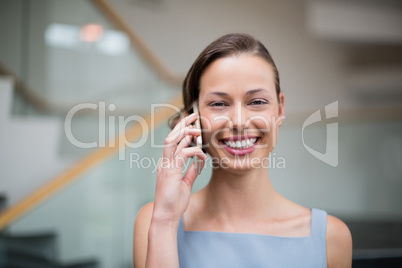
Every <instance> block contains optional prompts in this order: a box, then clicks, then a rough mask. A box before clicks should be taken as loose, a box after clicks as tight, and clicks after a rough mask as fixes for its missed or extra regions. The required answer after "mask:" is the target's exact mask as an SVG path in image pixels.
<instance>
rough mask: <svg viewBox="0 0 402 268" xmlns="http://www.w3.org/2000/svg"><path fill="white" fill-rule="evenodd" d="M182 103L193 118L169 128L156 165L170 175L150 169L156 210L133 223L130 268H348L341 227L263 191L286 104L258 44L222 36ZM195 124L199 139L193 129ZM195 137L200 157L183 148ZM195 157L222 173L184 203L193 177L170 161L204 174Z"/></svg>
mask: <svg viewBox="0 0 402 268" xmlns="http://www.w3.org/2000/svg"><path fill="white" fill-rule="evenodd" d="M183 100H184V106H185V107H184V109H183V111H190V112H191V111H192V105H193V104H194V103H196V104H197V105H198V109H199V114H194V113H192V114H190V115H186V116H185V117H184V118H181V120H180V121H179V120H173V122H175V123H176V124H173V125H175V126H174V128H173V130H172V132H171V133H170V134H169V135H168V137H167V138H166V140H165V147H164V150H163V156H162V157H163V158H164V159H165V160H167V161H168V162H169V163H171V165H164V166H159V167H158V175H157V182H156V183H157V185H156V192H155V201H154V202H152V203H149V204H147V205H146V206H144V207H143V208H142V209H141V211H140V212H139V214H138V216H137V219H136V223H135V230H134V263H135V267H136V268H140V267H182V268H183V267H350V266H351V260H352V241H351V236H350V232H349V230H348V228H347V226H346V225H345V224H344V223H343V222H342V221H340V220H339V219H337V218H335V217H332V216H328V215H327V214H326V212H325V211H322V210H319V209H314V208H313V209H310V208H306V207H302V206H300V205H298V204H295V203H293V202H291V201H290V200H287V199H286V198H284V197H283V196H281V195H280V194H279V193H277V192H276V191H275V189H274V188H273V186H272V184H271V181H270V178H269V174H268V168H267V165H264V164H263V163H264V162H266V161H267V159H270V158H269V157H270V154H271V153H272V150H273V149H274V148H275V145H276V142H277V138H278V127H279V126H280V125H281V124H282V120H283V117H284V101H285V97H284V95H283V93H282V92H281V89H280V83H279V74H278V71H277V68H276V66H275V63H274V61H273V59H272V57H271V55H270V54H269V52H268V51H267V49H266V48H265V47H264V46H263V45H262V44H261V43H260V42H259V41H257V40H256V39H254V38H253V37H251V36H249V35H247V34H229V35H225V36H223V37H221V38H219V39H217V40H216V41H214V42H213V43H211V44H210V45H209V46H208V47H207V48H206V49H205V50H204V51H203V52H202V53H201V54H200V56H199V57H198V58H197V59H196V61H195V62H194V64H193V66H192V67H191V69H190V71H189V73H188V74H187V77H186V79H185V81H184V84H183ZM183 114H185V112H184V113H183ZM197 118H198V119H200V121H201V129H198V128H194V127H192V123H193V122H195V121H196V120H197ZM200 135H201V136H202V140H203V150H204V151H203V150H202V149H201V148H198V147H192V146H191V140H193V139H195V138H196V137H198V136H200ZM204 152H206V153H207V154H209V155H210V157H212V158H213V159H218V160H219V163H224V165H223V164H222V165H215V166H213V170H212V175H211V178H210V181H209V183H208V184H207V186H206V187H205V188H203V189H202V190H200V191H198V192H196V193H194V194H191V189H192V186H193V183H194V181H195V179H196V177H197V175H198V173H197V172H196V170H195V168H194V165H191V166H190V168H189V169H188V171H187V172H186V174H185V175H184V176H183V175H182V174H183V168H184V164H185V161H178V160H179V159H180V160H187V158H188V157H193V156H197V157H198V158H199V159H200V160H201V161H202V164H204V163H205V160H206V158H207V156H206V154H205V153H204ZM161 162H164V163H166V161H161ZM177 163H180V164H177ZM202 167H203V165H202Z"/></svg>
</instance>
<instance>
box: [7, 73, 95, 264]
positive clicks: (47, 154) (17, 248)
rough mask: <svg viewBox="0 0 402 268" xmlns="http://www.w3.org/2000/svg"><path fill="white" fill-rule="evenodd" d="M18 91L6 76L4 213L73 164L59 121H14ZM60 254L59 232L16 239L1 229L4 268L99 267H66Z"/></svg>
mask: <svg viewBox="0 0 402 268" xmlns="http://www.w3.org/2000/svg"><path fill="white" fill-rule="evenodd" d="M12 88H13V81H12V79H10V78H8V77H1V76H0V129H1V131H0V147H1V148H2V149H1V150H0V162H1V164H0V178H1V179H0V189H1V190H2V191H3V192H4V193H0V214H1V213H2V212H3V211H4V210H5V209H6V207H7V206H11V205H13V204H15V203H16V202H18V201H19V200H20V199H21V198H22V197H23V196H26V195H27V194H28V193H30V192H32V191H34V190H35V189H36V188H38V187H39V186H40V185H42V184H44V183H45V182H46V181H44V179H49V178H52V176H53V175H54V174H57V173H59V172H60V171H61V170H63V169H65V168H66V167H67V166H69V165H70V164H71V163H70V161H67V160H63V159H60V157H59V156H58V147H59V137H60V131H61V129H62V127H61V122H60V120H59V119H55V118H33V117H27V118H15V117H11V115H10V111H11V103H12V94H13V89H12ZM38 152H40V157H37V155H36V154H37V153H38ZM7 163H20V164H21V166H20V167H18V165H10V164H7ZM7 178H12V179H7ZM57 252H58V250H57V234H56V233H53V232H48V233H24V234H12V235H11V234H10V233H9V232H7V229H5V230H0V268H59V267H60V268H61V267H64V268H65V267H70V268H96V267H99V264H98V261H97V260H93V259H89V260H85V261H80V262H76V263H69V264H64V263H60V262H58V261H57Z"/></svg>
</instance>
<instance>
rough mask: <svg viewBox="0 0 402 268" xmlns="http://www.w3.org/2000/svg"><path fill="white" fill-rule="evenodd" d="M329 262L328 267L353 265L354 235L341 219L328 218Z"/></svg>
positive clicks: (342, 267) (348, 267) (348, 266)
mask: <svg viewBox="0 0 402 268" xmlns="http://www.w3.org/2000/svg"><path fill="white" fill-rule="evenodd" d="M326 239H327V264H328V267H329V268H331V267H337V268H338V267H339V268H346V267H347V268H350V267H351V266H352V235H351V234H350V231H349V228H348V226H347V225H346V224H345V223H344V222H343V221H341V220H340V219H338V218H336V217H334V216H330V215H328V218H327V234H326Z"/></svg>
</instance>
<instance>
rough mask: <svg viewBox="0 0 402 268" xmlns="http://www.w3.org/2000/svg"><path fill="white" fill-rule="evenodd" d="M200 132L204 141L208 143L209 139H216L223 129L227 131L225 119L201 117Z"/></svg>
mask: <svg viewBox="0 0 402 268" xmlns="http://www.w3.org/2000/svg"><path fill="white" fill-rule="evenodd" d="M201 124H202V132H203V137H204V140H205V142H208V143H210V142H211V140H216V139H218V138H219V137H221V136H222V132H223V131H227V129H225V128H227V126H226V121H224V120H214V119H213V118H212V117H203V118H202V121H201Z"/></svg>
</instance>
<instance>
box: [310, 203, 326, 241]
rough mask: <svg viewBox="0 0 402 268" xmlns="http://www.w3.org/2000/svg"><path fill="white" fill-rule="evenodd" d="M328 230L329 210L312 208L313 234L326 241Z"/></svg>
mask: <svg viewBox="0 0 402 268" xmlns="http://www.w3.org/2000/svg"><path fill="white" fill-rule="evenodd" d="M326 232H327V212H325V211H324V210H321V209H316V208H312V209H311V236H312V237H315V238H322V239H324V242H325V236H326Z"/></svg>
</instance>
